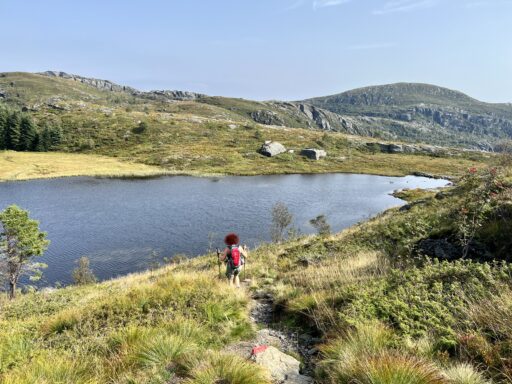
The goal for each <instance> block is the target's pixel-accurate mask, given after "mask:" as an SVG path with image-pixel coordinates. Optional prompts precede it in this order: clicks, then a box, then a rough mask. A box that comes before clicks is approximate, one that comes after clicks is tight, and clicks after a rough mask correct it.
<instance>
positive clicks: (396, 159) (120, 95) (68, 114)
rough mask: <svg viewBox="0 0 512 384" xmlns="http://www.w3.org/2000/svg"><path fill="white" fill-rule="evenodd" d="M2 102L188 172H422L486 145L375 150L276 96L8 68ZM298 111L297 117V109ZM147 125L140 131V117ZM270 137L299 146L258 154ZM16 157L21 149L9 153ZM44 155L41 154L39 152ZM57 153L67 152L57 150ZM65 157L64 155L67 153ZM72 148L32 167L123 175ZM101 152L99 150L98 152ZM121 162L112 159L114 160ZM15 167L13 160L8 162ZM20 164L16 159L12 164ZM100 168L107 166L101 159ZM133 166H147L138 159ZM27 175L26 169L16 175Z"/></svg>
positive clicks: (96, 147) (123, 153) (460, 161)
mask: <svg viewBox="0 0 512 384" xmlns="http://www.w3.org/2000/svg"><path fill="white" fill-rule="evenodd" d="M0 93H2V94H3V95H4V98H3V99H0V103H3V104H6V105H9V106H11V107H16V108H22V109H23V110H25V111H26V113H28V114H30V116H32V117H33V119H34V120H35V121H36V123H38V124H39V125H40V126H41V125H42V124H43V123H45V122H46V123H49V124H50V125H51V126H54V127H61V128H62V139H61V142H60V144H59V145H58V146H57V147H56V150H58V151H60V152H66V153H81V154H87V155H101V156H109V157H115V158H116V160H118V161H122V162H128V163H129V164H133V163H141V164H145V165H149V166H154V167H158V171H156V170H155V169H154V170H155V172H161V173H189V174H198V173H201V174H212V173H215V174H244V175H252V174H265V173H309V172H363V173H374V174H387V175H404V174H408V173H412V172H415V171H422V172H428V173H434V174H442V175H445V174H447V175H456V174H460V173H461V172H463V170H464V169H467V168H468V167H470V166H472V165H474V164H475V162H476V163H479V162H481V161H487V160H486V159H485V157H484V156H482V155H481V154H477V153H466V152H462V151H458V150H454V149H450V150H448V151H449V152H451V153H452V156H446V154H442V153H439V154H436V155H435V157H434V156H429V155H424V154H423V155H422V154H417V155H407V154H400V155H388V154H383V153H372V152H371V151H369V150H368V149H367V148H366V146H365V145H364V144H365V142H366V141H369V140H372V139H360V138H358V137H356V136H349V135H345V134H342V133H337V132H330V131H329V132H325V131H322V130H319V129H305V128H300V127H305V126H307V124H306V122H305V121H303V120H301V119H302V118H300V119H299V118H297V117H296V115H293V114H290V113H289V110H288V108H295V107H286V108H285V109H282V108H280V107H278V106H277V104H272V103H259V102H252V101H246V100H239V99H226V98H209V97H201V98H200V99H197V100H169V99H162V98H156V99H151V98H148V95H142V94H140V93H133V94H132V93H130V92H128V91H109V90H103V89H98V88H95V87H93V86H90V85H87V84H83V83H81V82H77V81H73V80H70V79H64V78H59V77H48V76H43V75H37V74H26V73H8V74H3V75H2V76H0ZM269 108H270V110H272V111H274V112H275V115H276V116H278V117H279V118H280V119H282V120H283V121H284V122H285V123H286V125H290V126H291V127H292V128H289V127H277V126H268V125H264V124H256V123H254V121H252V119H251V113H253V112H256V111H261V110H268V109H269ZM294 116H295V117H294ZM141 124H143V125H144V127H145V128H144V130H142V131H141V130H140V129H139V127H140V125H141ZM265 140H274V141H279V142H282V143H283V144H284V145H285V146H286V147H287V148H288V149H291V150H293V151H294V153H286V154H282V155H280V156H277V157H275V158H266V157H264V156H262V155H260V154H258V153H257V151H258V149H259V148H260V146H261V144H262V143H263V142H264V141H265ZM307 147H313V148H322V149H325V150H326V151H327V153H328V156H327V158H326V159H323V160H321V161H316V162H315V161H311V160H308V159H305V158H303V157H302V156H300V154H299V152H300V150H301V149H302V148H307ZM5 156H11V157H12V154H8V155H4V158H5ZM17 156H19V158H20V159H21V158H24V159H25V160H26V161H28V162H29V163H30V164H31V165H30V168H32V169H35V168H36V167H39V168H41V167H43V168H44V166H43V165H39V164H37V163H38V162H43V163H45V162H46V161H47V159H48V157H46V156H43V155H41V156H39V155H36V154H32V155H30V156H28V155H23V154H18V155H17ZM38 156H39V157H38ZM55 159H56V160H59V156H57V155H56V157H55ZM64 159H65V161H64ZM70 159H71V157H69V156H65V155H63V157H62V159H60V160H62V161H61V165H59V169H56V168H55V167H49V168H48V167H46V168H45V169H44V170H43V171H41V172H39V171H37V172H35V173H34V172H30V174H33V175H34V176H38V175H37V174H39V175H42V174H45V175H47V176H48V177H52V176H59V175H62V174H84V175H95V174H105V173H113V174H116V173H117V174H119V173H118V172H119V170H118V168H116V167H114V168H112V169H111V170H109V169H105V168H104V166H105V163H104V162H101V161H99V162H98V163H97V165H95V163H93V162H92V163H90V166H89V167H86V168H82V169H83V171H82V172H81V173H80V172H79V171H78V172H79V173H76V172H77V170H78V169H80V168H81V165H80V164H81V161H82V159H83V158H80V157H77V158H76V159H77V160H76V163H74V164H71V163H70V162H69V160H70ZM91 159H93V158H91ZM114 163H115V162H112V163H111V165H113V164H114ZM6 165H7V166H9V163H6ZM11 165H14V163H11ZM95 167H98V170H94V169H93V168H95ZM125 171H126V172H124V171H123V174H124V173H127V174H130V173H139V169H138V167H137V166H135V167H134V168H133V169H132V170H129V169H126V170H125ZM16 175H19V176H16ZM16 177H18V178H19V177H23V178H26V177H27V175H26V174H25V175H21V174H19V166H16V167H10V168H8V169H6V170H5V171H4V172H3V176H2V178H3V179H4V180H5V179H9V178H11V179H12V178H16Z"/></svg>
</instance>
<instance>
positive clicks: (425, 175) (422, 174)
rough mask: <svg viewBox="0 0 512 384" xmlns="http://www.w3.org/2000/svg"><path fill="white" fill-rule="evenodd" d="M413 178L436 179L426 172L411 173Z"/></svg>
mask: <svg viewBox="0 0 512 384" xmlns="http://www.w3.org/2000/svg"><path fill="white" fill-rule="evenodd" d="M413 176H418V177H426V178H428V179H436V178H437V177H436V176H434V175H431V174H430V173H426V172H413Z"/></svg>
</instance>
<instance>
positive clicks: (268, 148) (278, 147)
mask: <svg viewBox="0 0 512 384" xmlns="http://www.w3.org/2000/svg"><path fill="white" fill-rule="evenodd" d="M259 152H260V153H261V154H262V155H264V156H267V157H274V156H277V155H279V154H281V153H284V152H286V148H285V147H284V145H283V144H281V143H278V142H277V141H271V142H270V143H267V142H265V144H263V145H262V146H261V148H260V150H259Z"/></svg>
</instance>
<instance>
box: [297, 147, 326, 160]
mask: <svg viewBox="0 0 512 384" xmlns="http://www.w3.org/2000/svg"><path fill="white" fill-rule="evenodd" d="M300 154H301V156H305V157H307V158H308V159H311V160H320V159H321V158H322V157H326V156H327V152H325V151H324V150H323V149H314V148H306V149H303V150H302V151H300Z"/></svg>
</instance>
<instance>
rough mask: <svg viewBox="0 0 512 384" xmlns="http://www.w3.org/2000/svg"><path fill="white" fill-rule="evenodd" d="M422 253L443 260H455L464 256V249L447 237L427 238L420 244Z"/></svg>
mask: <svg viewBox="0 0 512 384" xmlns="http://www.w3.org/2000/svg"><path fill="white" fill-rule="evenodd" d="M418 250H419V252H420V253H422V254H424V255H426V256H430V257H435V258H437V259H441V260H455V259H458V258H460V257H461V256H462V249H461V248H460V247H459V246H456V245H454V244H452V243H450V242H449V241H448V240H446V239H425V240H422V241H420V243H419V244H418Z"/></svg>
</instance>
